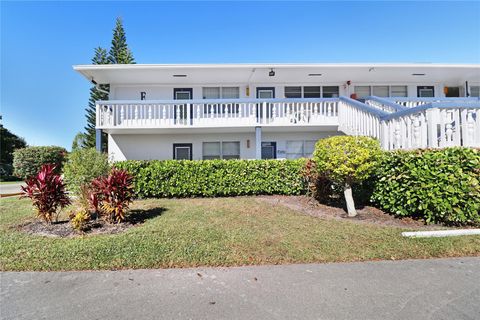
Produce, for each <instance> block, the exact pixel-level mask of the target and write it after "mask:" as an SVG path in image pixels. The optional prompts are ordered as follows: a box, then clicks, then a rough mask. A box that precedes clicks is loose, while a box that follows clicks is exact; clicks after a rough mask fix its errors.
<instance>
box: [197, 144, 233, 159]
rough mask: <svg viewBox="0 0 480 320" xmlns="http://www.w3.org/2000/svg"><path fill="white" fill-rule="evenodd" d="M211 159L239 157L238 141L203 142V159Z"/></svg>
mask: <svg viewBox="0 0 480 320" xmlns="http://www.w3.org/2000/svg"><path fill="white" fill-rule="evenodd" d="M211 159H240V142H239V141H221V142H204V143H203V160H211Z"/></svg>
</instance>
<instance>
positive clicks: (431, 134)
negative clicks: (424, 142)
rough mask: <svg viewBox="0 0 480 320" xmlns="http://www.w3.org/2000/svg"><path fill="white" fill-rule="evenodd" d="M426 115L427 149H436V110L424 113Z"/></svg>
mask: <svg viewBox="0 0 480 320" xmlns="http://www.w3.org/2000/svg"><path fill="white" fill-rule="evenodd" d="M426 113H427V117H426V118H427V135H428V146H427V147H429V148H437V147H438V130H437V124H438V109H437V108H432V109H428V110H427V111H426Z"/></svg>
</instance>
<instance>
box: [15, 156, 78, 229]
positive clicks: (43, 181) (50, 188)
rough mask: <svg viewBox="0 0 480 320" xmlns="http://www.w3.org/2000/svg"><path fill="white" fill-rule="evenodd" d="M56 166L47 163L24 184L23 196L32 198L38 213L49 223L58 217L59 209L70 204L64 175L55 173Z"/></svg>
mask: <svg viewBox="0 0 480 320" xmlns="http://www.w3.org/2000/svg"><path fill="white" fill-rule="evenodd" d="M55 169H56V166H55V165H53V164H45V165H43V166H42V167H41V169H40V171H39V172H38V173H37V175H35V176H32V177H30V178H28V179H27V180H26V181H25V183H26V184H27V185H26V186H25V187H24V186H22V191H23V193H24V194H23V196H22V197H23V198H30V199H32V201H33V206H34V207H36V209H37V215H38V216H39V217H40V218H42V219H43V220H45V221H46V222H48V223H52V221H53V218H54V217H55V218H56V213H57V211H58V209H59V208H60V209H61V208H64V207H66V206H68V205H69V204H70V199H69V198H68V196H67V193H66V192H65V184H64V183H63V180H62V177H60V176H59V175H58V174H56V173H55Z"/></svg>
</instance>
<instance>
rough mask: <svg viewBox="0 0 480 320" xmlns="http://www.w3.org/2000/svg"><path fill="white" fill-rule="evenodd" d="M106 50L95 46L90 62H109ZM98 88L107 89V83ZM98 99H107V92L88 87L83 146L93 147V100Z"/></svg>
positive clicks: (94, 111) (94, 114)
mask: <svg viewBox="0 0 480 320" xmlns="http://www.w3.org/2000/svg"><path fill="white" fill-rule="evenodd" d="M109 63H110V62H109V60H108V55H107V50H105V49H103V48H101V47H98V48H95V55H94V56H93V58H92V64H109ZM99 88H100V89H101V90H104V91H108V90H109V86H108V85H99ZM99 100H108V94H106V93H105V92H102V91H100V90H98V89H97V87H92V88H90V98H89V99H88V107H86V108H85V111H86V115H85V117H86V118H87V125H86V126H85V138H84V140H85V142H84V146H85V147H90V148H95V125H96V120H95V119H96V108H95V102H96V101H99Z"/></svg>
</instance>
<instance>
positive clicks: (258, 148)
mask: <svg viewBox="0 0 480 320" xmlns="http://www.w3.org/2000/svg"><path fill="white" fill-rule="evenodd" d="M255 159H257V160H258V159H262V127H255Z"/></svg>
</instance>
